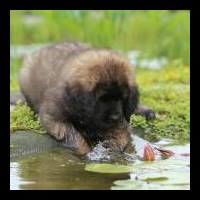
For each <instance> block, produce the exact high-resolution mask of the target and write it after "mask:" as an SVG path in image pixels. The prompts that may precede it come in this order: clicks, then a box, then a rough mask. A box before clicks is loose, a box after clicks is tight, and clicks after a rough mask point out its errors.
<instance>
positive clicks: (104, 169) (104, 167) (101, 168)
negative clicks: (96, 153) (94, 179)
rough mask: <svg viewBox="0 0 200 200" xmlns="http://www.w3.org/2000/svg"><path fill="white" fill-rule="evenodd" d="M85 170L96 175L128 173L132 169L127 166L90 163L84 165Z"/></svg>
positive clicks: (132, 169) (132, 168)
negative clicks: (96, 173)
mask: <svg viewBox="0 0 200 200" xmlns="http://www.w3.org/2000/svg"><path fill="white" fill-rule="evenodd" d="M85 170H86V171H91V172H98V173H128V172H133V171H134V167H133V166H128V165H116V164H106V163H91V164H87V165H86V167H85Z"/></svg>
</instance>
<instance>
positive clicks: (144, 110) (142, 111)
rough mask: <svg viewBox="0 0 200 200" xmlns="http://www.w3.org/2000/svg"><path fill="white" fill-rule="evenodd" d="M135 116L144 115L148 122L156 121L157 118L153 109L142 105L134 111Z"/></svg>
mask: <svg viewBox="0 0 200 200" xmlns="http://www.w3.org/2000/svg"><path fill="white" fill-rule="evenodd" d="M134 114H136V115H142V116H144V117H145V118H146V119H147V120H151V119H155V118H156V115H155V112H154V111H153V110H152V109H150V108H148V107H147V106H144V105H141V104H139V105H138V106H137V108H136V109H135V111H134Z"/></svg>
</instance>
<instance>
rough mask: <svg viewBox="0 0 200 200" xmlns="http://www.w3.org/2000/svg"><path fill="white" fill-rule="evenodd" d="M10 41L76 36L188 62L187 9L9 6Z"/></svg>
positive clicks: (58, 40)
mask: <svg viewBox="0 0 200 200" xmlns="http://www.w3.org/2000/svg"><path fill="white" fill-rule="evenodd" d="M10 16H11V18H10V26H11V34H10V35H11V36H10V41H11V44H33V43H54V42H60V41H66V40H67V41H68V40H75V41H80V42H86V43H90V44H92V45H93V46H97V47H99V46H102V47H111V48H114V49H119V50H124V51H129V50H132V49H134V50H141V51H142V52H143V55H144V56H145V57H161V56H164V57H167V58H168V59H177V58H181V59H182V60H183V62H184V64H189V62H190V11H168V10H150V11H148V10H132V11H129V10H98V11H96V10H89V11H86V10H85V11H82V10H70V11H68V10H17V11H16V10H12V11H11V12H10Z"/></svg>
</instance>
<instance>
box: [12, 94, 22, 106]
mask: <svg viewBox="0 0 200 200" xmlns="http://www.w3.org/2000/svg"><path fill="white" fill-rule="evenodd" d="M18 100H22V101H25V98H24V96H23V94H22V93H21V92H15V93H11V94H10V104H11V105H16V103H17V101H18Z"/></svg>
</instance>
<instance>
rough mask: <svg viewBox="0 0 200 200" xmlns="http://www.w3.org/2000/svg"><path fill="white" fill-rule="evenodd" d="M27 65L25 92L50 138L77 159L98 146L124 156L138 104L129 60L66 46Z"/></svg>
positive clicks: (23, 73) (53, 48)
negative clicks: (133, 115) (119, 152)
mask: <svg viewBox="0 0 200 200" xmlns="http://www.w3.org/2000/svg"><path fill="white" fill-rule="evenodd" d="M23 65H24V66H23V68H22V70H21V74H20V87H21V91H22V93H23V95H24V96H25V99H26V101H27V102H28V104H29V105H30V106H31V107H32V109H33V110H34V111H35V113H38V114H39V118H40V120H41V122H42V124H43V127H44V128H45V129H46V130H47V132H49V133H50V134H51V135H52V136H54V137H55V138H56V139H58V140H61V141H65V142H66V146H68V147H70V148H72V149H73V150H74V151H75V152H76V153H77V154H79V155H84V154H86V153H88V152H89V151H90V150H91V147H92V146H93V144H95V143H96V142H98V141H102V142H103V144H105V146H106V147H108V148H111V149H113V150H116V151H124V149H125V148H126V146H127V145H128V143H129V141H130V138H129V137H130V134H131V129H130V127H129V119H130V116H131V114H133V112H134V110H135V109H136V107H138V101H139V92H138V88H137V84H136V82H135V78H134V72H133V71H132V68H131V67H130V66H129V64H128V62H127V60H126V59H125V58H123V57H122V56H121V55H119V54H117V53H114V52H113V51H111V50H107V49H92V48H89V47H87V46H85V45H82V44H75V43H63V44H57V45H53V46H50V47H46V48H43V49H41V50H39V51H37V52H35V53H33V54H31V55H28V56H27V57H26V59H25V60H24V63H23Z"/></svg>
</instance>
